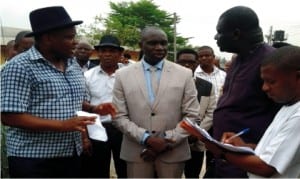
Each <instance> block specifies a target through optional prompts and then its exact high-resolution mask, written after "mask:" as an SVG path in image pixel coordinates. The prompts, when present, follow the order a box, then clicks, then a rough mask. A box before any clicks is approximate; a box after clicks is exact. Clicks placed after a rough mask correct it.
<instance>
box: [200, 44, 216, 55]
mask: <svg viewBox="0 0 300 179" xmlns="http://www.w3.org/2000/svg"><path fill="white" fill-rule="evenodd" d="M204 49H209V50H210V51H211V52H212V54H214V49H212V48H211V47H210V46H207V45H203V46H201V47H198V48H197V51H198V52H199V51H200V50H204Z"/></svg>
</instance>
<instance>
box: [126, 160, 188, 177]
mask: <svg viewBox="0 0 300 179" xmlns="http://www.w3.org/2000/svg"><path fill="white" fill-rule="evenodd" d="M183 169H184V162H176V163H165V162H163V161H161V160H159V159H156V160H155V161H153V162H139V163H136V162H129V161H128V162H127V173H128V178H181V176H182V173H183Z"/></svg>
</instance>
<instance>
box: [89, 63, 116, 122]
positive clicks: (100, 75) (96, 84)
mask: <svg viewBox="0 0 300 179" xmlns="http://www.w3.org/2000/svg"><path fill="white" fill-rule="evenodd" d="M84 76H85V79H86V88H87V91H88V99H89V101H90V104H92V105H98V104H101V103H107V102H112V97H113V96H112V90H113V86H114V83H115V73H113V74H111V75H108V74H107V73H106V72H105V71H104V70H103V69H102V68H101V67H100V65H99V66H97V67H95V68H92V69H90V70H88V71H86V72H85V73H84ZM101 120H103V121H111V117H110V115H106V116H101Z"/></svg>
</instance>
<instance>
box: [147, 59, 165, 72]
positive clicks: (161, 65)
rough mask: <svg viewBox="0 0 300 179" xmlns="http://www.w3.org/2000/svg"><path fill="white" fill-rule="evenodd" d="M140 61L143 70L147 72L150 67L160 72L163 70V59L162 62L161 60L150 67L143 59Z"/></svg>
mask: <svg viewBox="0 0 300 179" xmlns="http://www.w3.org/2000/svg"><path fill="white" fill-rule="evenodd" d="M141 61H142V64H143V68H144V70H146V71H147V70H149V69H150V67H156V68H157V69H158V70H161V69H162V68H163V65H164V61H165V60H164V59H163V60H161V61H160V62H158V63H157V64H156V65H154V66H152V65H150V64H149V63H147V62H146V61H145V60H144V58H143V59H142V60H141Z"/></svg>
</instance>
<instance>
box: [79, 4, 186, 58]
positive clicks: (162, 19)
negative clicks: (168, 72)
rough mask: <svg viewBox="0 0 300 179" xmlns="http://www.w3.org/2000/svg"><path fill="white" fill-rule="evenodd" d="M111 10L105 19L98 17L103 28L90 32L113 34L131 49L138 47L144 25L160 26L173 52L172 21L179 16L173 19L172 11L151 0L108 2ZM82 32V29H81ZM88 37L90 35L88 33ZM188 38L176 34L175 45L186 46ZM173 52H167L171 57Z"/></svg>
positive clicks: (177, 19) (177, 20)
mask: <svg viewBox="0 0 300 179" xmlns="http://www.w3.org/2000/svg"><path fill="white" fill-rule="evenodd" d="M110 8H111V9H112V12H111V13H110V14H109V15H108V17H107V18H106V19H101V18H99V20H100V21H99V22H101V23H103V24H104V27H105V30H99V29H98V31H96V30H95V29H94V30H93V29H91V33H94V32H96V33H98V34H100V37H101V34H103V33H110V34H114V35H116V36H117V37H119V39H120V40H121V43H122V45H123V46H127V47H130V48H132V49H137V48H138V42H139V38H140V31H141V30H142V29H143V28H145V27H146V26H158V27H160V28H162V29H163V30H164V31H165V32H166V34H167V36H168V39H169V42H170V45H169V51H170V52H173V45H172V42H173V41H174V21H175V22H176V23H178V22H179V21H180V18H179V17H178V16H177V18H176V19H175V20H174V16H173V14H172V13H168V12H166V11H164V10H160V9H159V6H157V5H155V4H154V3H153V1H152V0H140V1H138V2H120V3H113V2H110ZM82 32H83V31H82ZM89 36H90V37H91V36H92V35H89ZM187 42H188V38H184V37H181V36H178V35H177V34H176V46H178V47H179V48H180V47H183V46H186V45H187ZM172 56H173V54H172V53H171V54H169V57H170V59H171V57H172Z"/></svg>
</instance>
